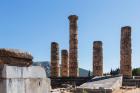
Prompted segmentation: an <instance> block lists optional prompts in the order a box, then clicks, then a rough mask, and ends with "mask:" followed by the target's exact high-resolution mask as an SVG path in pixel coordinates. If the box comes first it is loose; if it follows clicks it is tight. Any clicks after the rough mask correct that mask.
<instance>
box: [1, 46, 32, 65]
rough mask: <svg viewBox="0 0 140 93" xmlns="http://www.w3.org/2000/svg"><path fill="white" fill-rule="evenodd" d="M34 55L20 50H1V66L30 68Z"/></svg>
mask: <svg viewBox="0 0 140 93" xmlns="http://www.w3.org/2000/svg"><path fill="white" fill-rule="evenodd" d="M32 59H33V57H32V55H31V54H30V53H28V52H23V51H21V50H18V49H5V48H1V49H0V64H8V65H11V66H30V65H31V64H32V63H33V62H32Z"/></svg>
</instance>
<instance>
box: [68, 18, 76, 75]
mask: <svg viewBox="0 0 140 93" xmlns="http://www.w3.org/2000/svg"><path fill="white" fill-rule="evenodd" d="M68 19H69V21H70V28H69V29H70V41H69V45H70V46H69V76H70V77H77V76H79V72H78V29H77V20H78V16H76V15H71V16H69V17H68Z"/></svg>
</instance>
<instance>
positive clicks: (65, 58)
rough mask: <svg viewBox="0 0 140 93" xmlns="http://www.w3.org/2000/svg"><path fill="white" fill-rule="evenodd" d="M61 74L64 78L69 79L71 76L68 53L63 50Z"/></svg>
mask: <svg viewBox="0 0 140 93" xmlns="http://www.w3.org/2000/svg"><path fill="white" fill-rule="evenodd" d="M61 61H62V62H61V71H62V72H61V73H62V77H68V76H69V73H68V71H69V67H68V51H67V50H62V51H61Z"/></svg>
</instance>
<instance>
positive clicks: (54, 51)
mask: <svg viewBox="0 0 140 93" xmlns="http://www.w3.org/2000/svg"><path fill="white" fill-rule="evenodd" d="M58 76H59V46H58V43H56V42H52V43H51V77H58Z"/></svg>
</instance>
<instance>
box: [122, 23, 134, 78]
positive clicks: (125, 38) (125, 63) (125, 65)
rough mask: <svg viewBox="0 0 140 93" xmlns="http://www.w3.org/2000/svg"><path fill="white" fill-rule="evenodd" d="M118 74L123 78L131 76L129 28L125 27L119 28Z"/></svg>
mask: <svg viewBox="0 0 140 93" xmlns="http://www.w3.org/2000/svg"><path fill="white" fill-rule="evenodd" d="M120 48H121V49H120V55H121V56H120V57H121V58H120V73H121V74H122V75H123V76H124V77H131V76H132V67H131V53H132V49H131V27H130V26H125V27H122V28H121V46H120Z"/></svg>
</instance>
